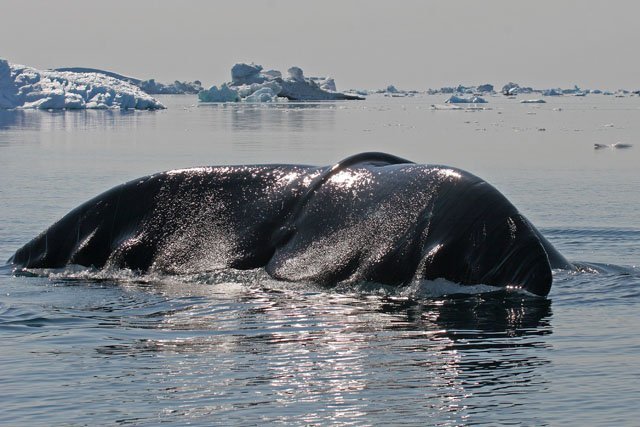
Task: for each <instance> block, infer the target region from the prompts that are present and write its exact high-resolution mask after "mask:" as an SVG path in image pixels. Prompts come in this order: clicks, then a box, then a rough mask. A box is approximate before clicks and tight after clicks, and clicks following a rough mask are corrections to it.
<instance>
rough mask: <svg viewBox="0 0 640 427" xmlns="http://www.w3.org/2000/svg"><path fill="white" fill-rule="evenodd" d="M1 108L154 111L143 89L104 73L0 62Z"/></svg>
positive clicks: (154, 103) (152, 101) (158, 105)
mask: <svg viewBox="0 0 640 427" xmlns="http://www.w3.org/2000/svg"><path fill="white" fill-rule="evenodd" d="M0 108H4V109H8V108H39V109H85V108H94V109H106V108H120V109H123V110H126V109H138V110H155V109H160V108H165V107H164V105H162V104H161V103H160V102H159V101H157V100H156V99H154V98H153V97H151V96H150V95H148V94H146V93H144V92H143V91H142V90H141V89H139V88H138V87H136V86H133V85H132V84H130V83H127V82H125V81H123V80H119V79H117V78H114V77H110V76H107V75H105V74H98V73H75V72H70V71H48V70H37V69H35V68H31V67H27V66H24V65H17V64H10V63H9V62H8V61H7V60H5V59H0Z"/></svg>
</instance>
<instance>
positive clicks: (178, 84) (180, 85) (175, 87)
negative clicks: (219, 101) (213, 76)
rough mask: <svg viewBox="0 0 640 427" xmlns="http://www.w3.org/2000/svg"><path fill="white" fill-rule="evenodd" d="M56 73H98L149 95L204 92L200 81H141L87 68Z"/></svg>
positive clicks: (69, 69) (74, 68)
mask: <svg viewBox="0 0 640 427" xmlns="http://www.w3.org/2000/svg"><path fill="white" fill-rule="evenodd" d="M54 71H71V72H74V73H98V74H104V75H106V76H109V77H113V78H116V79H118V80H122V81H125V82H127V83H131V84H132V85H134V86H138V87H139V88H140V89H142V90H143V91H145V92H146V93H148V94H149V95H185V94H193V95H195V94H197V93H198V92H200V91H201V90H202V83H201V82H200V80H196V81H193V82H182V81H179V80H176V81H174V82H173V83H160V82H157V81H156V80H155V79H148V80H140V79H136V78H134V77H128V76H123V75H122V74H118V73H114V72H113V71H106V70H100V69H98V68H87V67H65V68H56V69H55V70H54Z"/></svg>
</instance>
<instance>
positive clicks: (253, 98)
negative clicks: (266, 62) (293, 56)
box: [198, 63, 363, 102]
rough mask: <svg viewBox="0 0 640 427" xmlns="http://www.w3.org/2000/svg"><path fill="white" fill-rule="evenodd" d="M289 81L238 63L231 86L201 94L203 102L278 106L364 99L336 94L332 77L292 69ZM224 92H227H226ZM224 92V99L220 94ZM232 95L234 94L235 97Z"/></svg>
mask: <svg viewBox="0 0 640 427" xmlns="http://www.w3.org/2000/svg"><path fill="white" fill-rule="evenodd" d="M287 72H288V77H286V78H283V77H282V73H281V72H280V71H277V70H267V71H263V67H262V65H258V64H254V63H251V64H245V63H238V64H235V65H234V66H233V67H232V68H231V82H229V83H225V84H223V85H221V86H220V89H218V88H217V87H216V86H213V87H212V88H211V89H208V90H204V91H201V92H200V93H199V94H198V98H199V99H200V101H202V102H237V101H245V102H277V101H280V100H282V101H284V100H289V101H336V100H352V99H363V98H362V97H361V96H358V95H353V94H347V93H341V92H338V91H336V84H335V80H334V79H333V78H330V77H310V78H308V77H305V75H304V72H303V71H302V68H300V67H291V68H289V69H288V70H287ZM223 88H225V89H223ZM222 90H224V91H225V95H224V96H223V95H222V94H221V93H219V92H220V91H222ZM232 92H235V94H236V95H237V97H235V96H234V95H233V94H232Z"/></svg>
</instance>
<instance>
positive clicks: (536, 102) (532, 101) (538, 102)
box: [520, 99, 547, 104]
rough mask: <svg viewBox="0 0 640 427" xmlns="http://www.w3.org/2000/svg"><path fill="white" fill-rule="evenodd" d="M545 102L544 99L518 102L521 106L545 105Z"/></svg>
mask: <svg viewBox="0 0 640 427" xmlns="http://www.w3.org/2000/svg"><path fill="white" fill-rule="evenodd" d="M546 102H547V101H545V100H544V99H523V100H522V101H520V103H521V104H546Z"/></svg>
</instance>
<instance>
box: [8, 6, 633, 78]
mask: <svg viewBox="0 0 640 427" xmlns="http://www.w3.org/2000/svg"><path fill="white" fill-rule="evenodd" d="M639 12H640V3H638V2H634V1H612V2H591V1H589V2H587V1H562V0H558V1H540V0H538V1H528V2H523V1H516V0H509V1H506V0H505V1H502V0H500V1H498V0H496V1H477V0H476V1H454V0H447V1H425V0H422V1H404V0H396V1H387V2H381V1H371V0H369V1H348V0H342V1H326V0H325V1H317V2H310V1H302V0H298V1H294V0H291V1H289V0H270V1H269V0H264V1H240V0H235V1H188V0H187V1H152V0H126V1H121V0H110V1H99V2H98V1H91V0H61V1H60V0H58V1H51V0H19V1H18V0H16V1H9V0H0V57H4V58H6V59H8V60H9V61H11V62H15V63H22V64H27V65H32V66H35V67H38V68H54V67H62V66H87V67H95V68H102V69H106V70H111V71H115V72H119V73H122V74H125V75H130V76H133V77H139V78H151V77H155V78H156V79H157V80H160V81H173V80H175V79H179V80H194V79H200V80H201V81H202V82H203V83H204V84H205V85H210V84H213V83H220V82H222V81H226V80H229V78H230V71H229V70H230V68H231V66H232V65H233V64H234V63H236V62H251V61H253V62H256V63H258V64H262V65H263V66H264V67H265V68H276V69H280V70H282V71H286V69H287V68H288V67H289V66H291V65H297V66H300V67H302V68H303V70H304V71H305V74H306V75H311V76H313V75H316V76H322V75H330V76H332V77H334V78H335V79H336V83H337V85H338V89H347V88H379V87H384V86H386V85H388V84H394V85H396V86H397V87H398V88H403V89H420V90H424V89H426V88H428V87H440V86H443V85H452V84H457V83H462V84H479V83H485V82H488V83H492V84H495V85H497V86H502V85H503V84H504V83H506V82H508V81H510V80H511V81H515V82H519V83H521V84H527V85H532V86H535V87H540V86H562V87H568V86H571V85H573V84H574V83H575V84H578V85H579V86H581V87H585V88H595V87H598V88H602V89H618V88H626V89H640V54H639V52H638V47H639V45H640V25H638V17H640V13H639Z"/></svg>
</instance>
